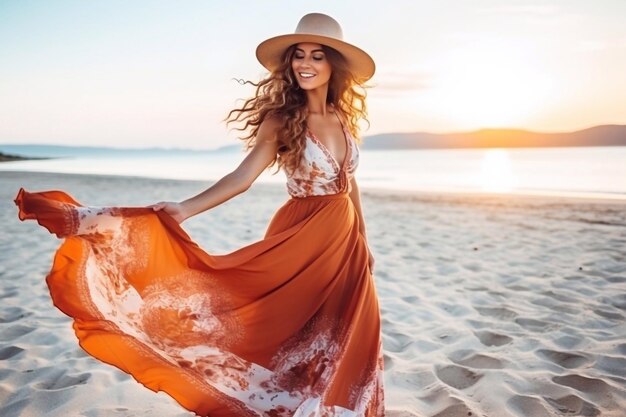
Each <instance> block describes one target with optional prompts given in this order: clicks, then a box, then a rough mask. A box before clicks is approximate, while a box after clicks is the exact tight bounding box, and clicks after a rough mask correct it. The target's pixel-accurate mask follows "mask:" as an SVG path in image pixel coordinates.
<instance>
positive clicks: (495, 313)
mask: <svg viewBox="0 0 626 417" xmlns="http://www.w3.org/2000/svg"><path fill="white" fill-rule="evenodd" d="M474 308H475V309H476V311H478V312H479V313H480V314H481V315H483V316H488V317H495V318H497V319H500V320H506V319H512V318H513V317H517V313H516V312H515V311H512V310H509V309H508V308H504V307H474Z"/></svg>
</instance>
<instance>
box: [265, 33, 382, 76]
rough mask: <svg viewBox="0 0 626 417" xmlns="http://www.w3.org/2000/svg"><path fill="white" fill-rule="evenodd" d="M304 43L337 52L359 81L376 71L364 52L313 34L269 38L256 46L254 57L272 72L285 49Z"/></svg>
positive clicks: (369, 57)
mask: <svg viewBox="0 0 626 417" xmlns="http://www.w3.org/2000/svg"><path fill="white" fill-rule="evenodd" d="M304 42H310V43H319V44H320V45H325V46H329V47H331V48H333V49H335V50H337V52H339V53H340V54H341V55H343V57H344V58H345V60H346V61H347V63H348V66H349V67H350V71H352V74H353V75H354V76H355V77H356V78H357V79H358V80H360V81H367V80H369V79H370V78H372V76H373V75H374V72H375V71H376V64H374V60H373V59H372V57H371V56H369V54H368V53H367V52H365V51H364V50H362V49H360V48H357V47H356V46H354V45H351V44H349V43H347V42H344V41H341V40H338V39H335V38H330V37H327V36H321V35H315V34H306V33H293V34H288V35H280V36H275V37H273V38H269V39H267V40H265V41H263V42H261V43H260V44H259V46H257V48H256V57H257V59H258V60H259V62H260V63H261V65H263V66H264V67H265V68H267V69H268V70H270V71H274V70H275V69H276V68H278V67H279V66H280V64H281V60H282V57H283V53H284V52H285V50H287V48H289V47H290V46H291V45H295V44H297V43H304Z"/></svg>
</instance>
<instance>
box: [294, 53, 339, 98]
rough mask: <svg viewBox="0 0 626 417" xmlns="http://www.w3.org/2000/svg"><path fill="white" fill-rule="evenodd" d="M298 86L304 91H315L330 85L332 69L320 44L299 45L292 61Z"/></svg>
mask: <svg viewBox="0 0 626 417" xmlns="http://www.w3.org/2000/svg"><path fill="white" fill-rule="evenodd" d="M291 68H292V69H293V73H294V74H295V76H296V80H297V81H298V85H299V86H300V88H301V89H303V90H314V89H316V88H319V87H322V86H324V85H327V84H328V80H330V74H331V73H332V68H331V67H330V62H329V61H328V58H327V57H326V54H325V53H324V50H323V49H322V45H320V44H318V43H299V44H297V45H296V51H295V53H294V55H293V59H292V61H291Z"/></svg>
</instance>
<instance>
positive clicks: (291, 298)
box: [16, 13, 384, 417]
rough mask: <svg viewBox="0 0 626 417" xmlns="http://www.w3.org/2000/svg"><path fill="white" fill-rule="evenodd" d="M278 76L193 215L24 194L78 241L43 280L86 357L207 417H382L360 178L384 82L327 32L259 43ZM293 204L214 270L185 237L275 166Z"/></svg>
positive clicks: (309, 30) (27, 213)
mask: <svg viewBox="0 0 626 417" xmlns="http://www.w3.org/2000/svg"><path fill="white" fill-rule="evenodd" d="M257 57H258V59H259V61H260V62H261V64H262V65H264V66H265V67H266V68H267V69H269V70H270V71H271V73H270V75H269V76H268V78H267V79H265V80H262V81H261V82H260V83H259V84H258V85H257V92H256V95H255V96H254V97H253V98H251V99H249V100H248V101H246V102H245V104H244V105H243V106H242V107H241V108H238V109H235V110H233V111H231V113H230V121H242V122H244V127H243V129H247V130H249V134H248V136H247V137H245V138H244V139H246V140H247V141H248V142H247V143H248V146H249V148H251V151H250V152H249V154H248V155H247V157H246V158H245V159H244V161H243V162H242V163H241V165H240V166H239V167H238V168H237V169H236V170H235V171H233V172H232V173H231V174H228V175H226V176H225V177H224V178H222V179H221V180H219V181H218V182H217V183H215V184H214V185H213V186H212V187H210V188H208V189H207V190H205V191H204V192H202V193H200V194H198V195H197V196H195V197H192V198H190V199H188V200H185V201H183V202H181V203H174V202H161V203H157V204H155V205H153V206H150V207H149V208H119V207H107V208H92V207H82V206H81V205H80V204H79V203H78V202H76V201H74V200H73V199H72V198H71V197H70V196H68V195H67V194H65V193H62V192H59V191H51V192H41V193H28V192H26V191H24V190H20V192H19V194H18V196H17V198H16V203H17V204H18V206H19V207H20V218H21V219H25V218H32V219H37V220H38V221H39V222H40V224H42V225H43V226H45V227H47V228H48V229H49V230H50V231H51V232H53V233H56V234H57V235H58V236H59V237H67V239H66V240H65V242H64V244H63V245H62V246H61V248H60V249H59V251H58V252H57V255H56V257H55V262H54V265H53V268H52V270H51V272H50V274H49V275H48V278H47V281H48V285H49V287H50V291H51V295H52V297H53V299H54V302H55V305H57V306H58V307H59V308H60V309H61V310H63V311H64V312H65V313H67V314H68V315H70V316H71V317H73V318H74V319H75V321H74V328H75V331H76V334H77V336H78V338H79V340H80V344H81V346H82V347H83V348H84V349H85V350H86V351H87V352H89V353H90V354H92V355H93V356H95V357H96V358H98V359H101V360H103V361H105V362H107V363H111V364H113V365H115V366H117V367H119V368H120V369H122V370H124V371H126V372H128V373H130V374H131V375H133V376H134V377H135V378H136V379H137V380H138V381H139V382H141V383H142V384H144V385H145V386H147V387H148V388H150V389H152V390H155V391H158V390H163V391H165V392H167V393H168V394H170V395H171V396H172V397H174V398H175V399H176V400H177V401H178V402H179V403H180V404H181V405H183V406H184V407H186V408H187V409H189V410H192V411H194V412H196V413H198V414H200V415H209V416H299V417H304V416H342V417H345V416H350V417H356V416H367V417H371V416H383V414H384V407H383V387H382V355H381V339H380V317H379V309H378V303H377V299H376V293H375V288H374V284H373V279H372V275H371V271H372V268H373V257H372V256H371V253H370V251H369V249H368V246H367V241H366V234H365V223H364V221H363V215H362V213H361V204H360V198H359V189H358V186H357V183H356V181H355V179H354V176H353V175H354V171H355V169H356V166H357V164H358V148H357V146H356V143H355V141H354V135H355V134H356V132H357V126H356V125H357V122H358V120H359V119H360V118H362V117H364V115H365V102H364V99H365V97H364V95H362V94H361V93H359V91H358V90H357V88H358V87H360V86H361V83H362V82H364V81H365V80H367V79H369V78H370V77H371V76H372V75H373V73H374V62H373V60H372V59H371V58H370V57H369V55H367V54H366V53H365V52H363V51H362V50H360V49H359V48H357V47H355V46H353V45H350V44H348V43H346V42H344V41H343V40H342V34H341V28H340V26H339V24H338V23H337V22H336V21H335V20H333V19H332V18H331V17H329V16H326V15H323V14H318V13H313V14H308V15H306V16H304V17H303V18H302V19H301V20H300V23H299V24H298V27H297V28H296V32H295V33H294V34H288V35H282V36H277V37H274V38H271V39H268V40H266V41H265V42H263V43H261V44H260V45H259V47H258V48H257ZM274 164H278V166H279V167H281V168H283V169H284V171H285V173H286V174H287V190H288V192H289V194H290V196H291V198H290V200H289V201H288V202H287V203H285V204H284V205H283V206H282V207H281V208H280V209H279V210H278V212H277V213H276V214H275V215H274V217H273V219H272V221H271V223H270V225H269V227H268V229H267V231H266V235H265V237H264V239H263V240H261V241H259V242H255V243H253V244H251V245H248V246H246V247H243V248H241V249H239V250H237V251H234V252H232V253H229V254H226V255H219V256H215V255H209V254H207V253H206V252H204V251H203V250H202V249H200V248H199V247H198V246H197V245H196V244H195V243H194V242H192V241H191V240H190V239H189V237H188V236H187V235H186V234H185V232H184V231H183V230H182V229H181V228H180V226H179V223H180V222H182V221H184V220H185V219H187V218H189V217H190V216H193V215H196V214H198V213H200V212H202V211H205V210H208V209H210V208H212V207H215V206H217V205H219V204H221V203H223V202H224V201H226V200H228V199H230V198H232V197H234V196H235V195H237V194H239V193H241V192H243V191H245V190H246V189H248V187H250V185H251V184H252V183H253V181H254V180H255V179H256V178H257V177H258V175H259V174H260V173H261V172H262V171H263V170H264V169H266V168H267V167H269V166H272V165H274Z"/></svg>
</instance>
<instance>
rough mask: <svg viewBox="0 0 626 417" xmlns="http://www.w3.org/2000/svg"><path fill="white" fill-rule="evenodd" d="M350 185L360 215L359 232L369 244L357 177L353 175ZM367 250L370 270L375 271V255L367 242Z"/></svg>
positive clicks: (351, 198)
mask: <svg viewBox="0 0 626 417" xmlns="http://www.w3.org/2000/svg"><path fill="white" fill-rule="evenodd" d="M350 186H351V187H352V190H351V191H350V194H349V195H350V200H352V205H354V209H355V210H356V212H357V214H358V216H359V233H361V234H362V235H363V237H364V238H365V243H366V244H367V234H366V232H365V220H364V218H363V210H361V193H360V191H359V185H358V184H357V182H356V178H354V177H352V179H351V180H350ZM367 252H368V254H369V259H368V264H369V267H370V271H371V272H372V273H373V272H374V256H373V255H372V251H371V250H370V248H369V244H367Z"/></svg>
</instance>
